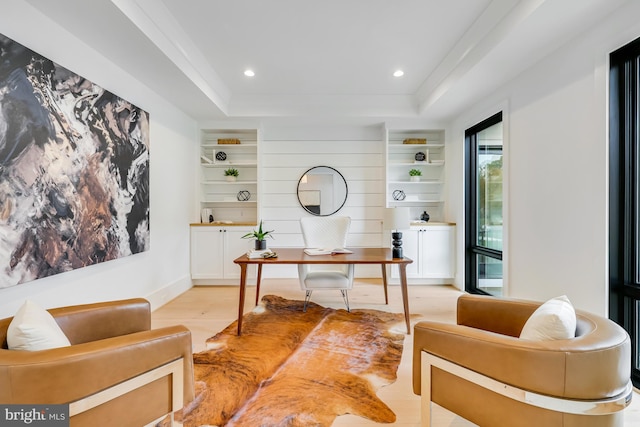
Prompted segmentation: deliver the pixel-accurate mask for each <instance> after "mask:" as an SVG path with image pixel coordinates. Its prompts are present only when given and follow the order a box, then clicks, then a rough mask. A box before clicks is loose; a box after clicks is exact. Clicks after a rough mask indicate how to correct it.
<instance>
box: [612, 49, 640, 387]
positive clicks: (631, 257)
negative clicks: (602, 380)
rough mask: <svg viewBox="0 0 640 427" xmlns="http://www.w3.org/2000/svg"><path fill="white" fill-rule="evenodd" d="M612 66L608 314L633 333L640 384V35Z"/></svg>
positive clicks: (635, 369)
mask: <svg viewBox="0 0 640 427" xmlns="http://www.w3.org/2000/svg"><path fill="white" fill-rule="evenodd" d="M609 65H610V69H609V317H610V318H611V319H612V320H613V321H615V322H616V323H618V324H619V325H621V326H622V327H623V328H625V329H626V330H627V332H628V333H629V336H630V337H631V344H632V345H631V361H630V362H631V368H632V369H631V380H632V382H633V384H634V385H635V386H636V387H640V354H639V353H640V342H639V339H638V338H639V336H640V330H639V328H640V326H639V322H640V259H639V256H640V239H639V234H638V233H639V232H640V230H639V229H638V228H639V224H640V193H639V191H640V158H639V156H640V111H639V110H640V38H638V39H636V40H635V41H633V42H631V43H629V44H627V45H625V46H623V47H622V48H620V49H618V50H616V51H615V52H612V53H611V55H610V57H609Z"/></svg>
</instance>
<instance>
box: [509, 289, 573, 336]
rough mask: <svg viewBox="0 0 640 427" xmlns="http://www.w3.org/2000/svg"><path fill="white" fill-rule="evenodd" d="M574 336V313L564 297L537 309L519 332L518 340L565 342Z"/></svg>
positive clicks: (567, 299)
mask: <svg viewBox="0 0 640 427" xmlns="http://www.w3.org/2000/svg"><path fill="white" fill-rule="evenodd" d="M575 336H576V311H575V309H574V308H573V305H571V301H569V298H567V296H566V295H562V296H560V297H556V298H553V299H550V300H549V301H547V302H545V303H544V304H542V305H541V306H540V307H538V309H537V310H536V311H534V312H533V314H532V315H531V317H529V319H528V320H527V322H526V323H525V324H524V328H522V332H520V338H522V339H524V340H530V341H543V340H566V339H570V338H575Z"/></svg>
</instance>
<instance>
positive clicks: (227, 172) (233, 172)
mask: <svg viewBox="0 0 640 427" xmlns="http://www.w3.org/2000/svg"><path fill="white" fill-rule="evenodd" d="M238 174H239V172H238V169H234V168H229V169H227V170H225V171H224V176H235V177H237V176H238Z"/></svg>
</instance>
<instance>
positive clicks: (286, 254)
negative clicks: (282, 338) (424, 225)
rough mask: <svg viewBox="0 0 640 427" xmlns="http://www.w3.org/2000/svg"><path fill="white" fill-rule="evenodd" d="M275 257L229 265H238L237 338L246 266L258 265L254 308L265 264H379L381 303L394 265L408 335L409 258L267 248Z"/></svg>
mask: <svg viewBox="0 0 640 427" xmlns="http://www.w3.org/2000/svg"><path fill="white" fill-rule="evenodd" d="M271 249H272V250H273V252H276V253H277V254H278V257H277V258H268V259H263V258H254V259H250V258H247V255H246V254H244V255H241V256H239V257H238V258H236V259H235V260H234V261H233V262H234V263H236V264H238V265H239V266H240V301H239V302H238V335H241V334H242V315H243V314H244V313H243V312H244V296H245V291H246V287H247V266H248V265H249V264H256V265H257V266H258V277H257V280H256V305H258V300H259V297H260V279H261V276H262V266H263V265H268V264H380V266H381V267H382V282H383V284H384V300H385V301H384V302H385V304H388V303H389V296H388V293H387V271H386V268H385V267H386V265H387V264H396V265H397V266H398V267H399V270H400V289H401V291H402V303H403V305H404V319H405V322H406V324H407V334H411V325H410V322H409V297H408V295H407V265H408V264H411V263H412V262H413V261H412V260H411V259H409V258H393V257H392V255H391V249H389V248H355V249H351V248H350V249H351V250H352V251H353V253H352V254H340V255H313V256H311V255H307V254H305V253H304V249H302V248H280V249H278V248H271Z"/></svg>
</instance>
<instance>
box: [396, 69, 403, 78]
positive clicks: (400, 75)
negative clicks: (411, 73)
mask: <svg viewBox="0 0 640 427" xmlns="http://www.w3.org/2000/svg"><path fill="white" fill-rule="evenodd" d="M402 76H404V71H402V70H396V71H394V72H393V77H402Z"/></svg>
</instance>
